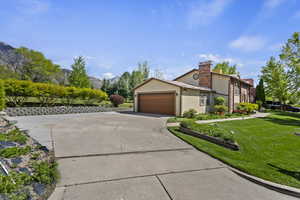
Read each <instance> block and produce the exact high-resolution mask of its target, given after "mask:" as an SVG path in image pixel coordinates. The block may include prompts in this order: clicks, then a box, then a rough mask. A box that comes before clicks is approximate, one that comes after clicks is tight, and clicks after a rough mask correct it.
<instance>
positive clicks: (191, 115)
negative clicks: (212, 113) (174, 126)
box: [183, 109, 197, 119]
mask: <svg viewBox="0 0 300 200" xmlns="http://www.w3.org/2000/svg"><path fill="white" fill-rule="evenodd" d="M196 114H197V111H196V110H195V109H189V110H187V111H185V112H184V113H183V117H185V118H190V119H191V118H194V117H196Z"/></svg>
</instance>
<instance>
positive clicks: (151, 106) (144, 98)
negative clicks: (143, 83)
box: [138, 93, 175, 115]
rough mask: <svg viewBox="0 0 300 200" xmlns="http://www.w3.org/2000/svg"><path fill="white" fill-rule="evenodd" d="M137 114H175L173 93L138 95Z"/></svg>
mask: <svg viewBox="0 0 300 200" xmlns="http://www.w3.org/2000/svg"><path fill="white" fill-rule="evenodd" d="M138 105H139V112H145V113H156V114H166V115H174V114H175V94H174V93H151V94H139V98H138Z"/></svg>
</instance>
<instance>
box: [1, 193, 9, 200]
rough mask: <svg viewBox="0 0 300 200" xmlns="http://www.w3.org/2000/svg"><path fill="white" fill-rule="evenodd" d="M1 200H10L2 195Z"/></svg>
mask: <svg viewBox="0 0 300 200" xmlns="http://www.w3.org/2000/svg"><path fill="white" fill-rule="evenodd" d="M0 200H9V199H8V197H7V196H6V195H5V194H0Z"/></svg>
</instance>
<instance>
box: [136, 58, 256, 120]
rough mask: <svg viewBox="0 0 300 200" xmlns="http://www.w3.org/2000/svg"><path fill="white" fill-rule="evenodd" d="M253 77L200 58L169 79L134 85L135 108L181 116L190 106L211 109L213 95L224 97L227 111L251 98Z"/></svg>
mask: <svg viewBox="0 0 300 200" xmlns="http://www.w3.org/2000/svg"><path fill="white" fill-rule="evenodd" d="M252 89H253V79H241V78H240V77H239V76H237V75H225V74H222V73H221V72H219V73H217V72H212V71H211V61H207V62H200V63H199V68H198V69H192V70H191V71H188V72H187V73H185V74H183V75H181V76H179V77H177V78H175V79H174V80H172V81H169V80H160V79H157V78H150V79H148V80H146V81H145V82H144V83H142V84H140V85H138V86H137V87H136V88H134V111H135V112H144V113H156V114H166V115H176V116H181V115H182V114H183V113H184V112H185V111H187V110H189V109H191V108H193V109H195V110H197V112H199V113H207V112H210V111H213V106H214V98H215V97H217V96H222V97H224V98H225V102H226V105H227V106H228V111H229V112H233V110H234V109H236V106H237V105H238V104H239V103H240V102H251V101H252V100H253V97H252V92H251V90H252Z"/></svg>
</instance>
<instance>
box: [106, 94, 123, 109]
mask: <svg viewBox="0 0 300 200" xmlns="http://www.w3.org/2000/svg"><path fill="white" fill-rule="evenodd" d="M109 100H110V101H111V103H112V104H113V106H114V107H118V106H119V105H120V104H122V103H124V97H122V96H120V95H118V94H113V95H110V97H109Z"/></svg>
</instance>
